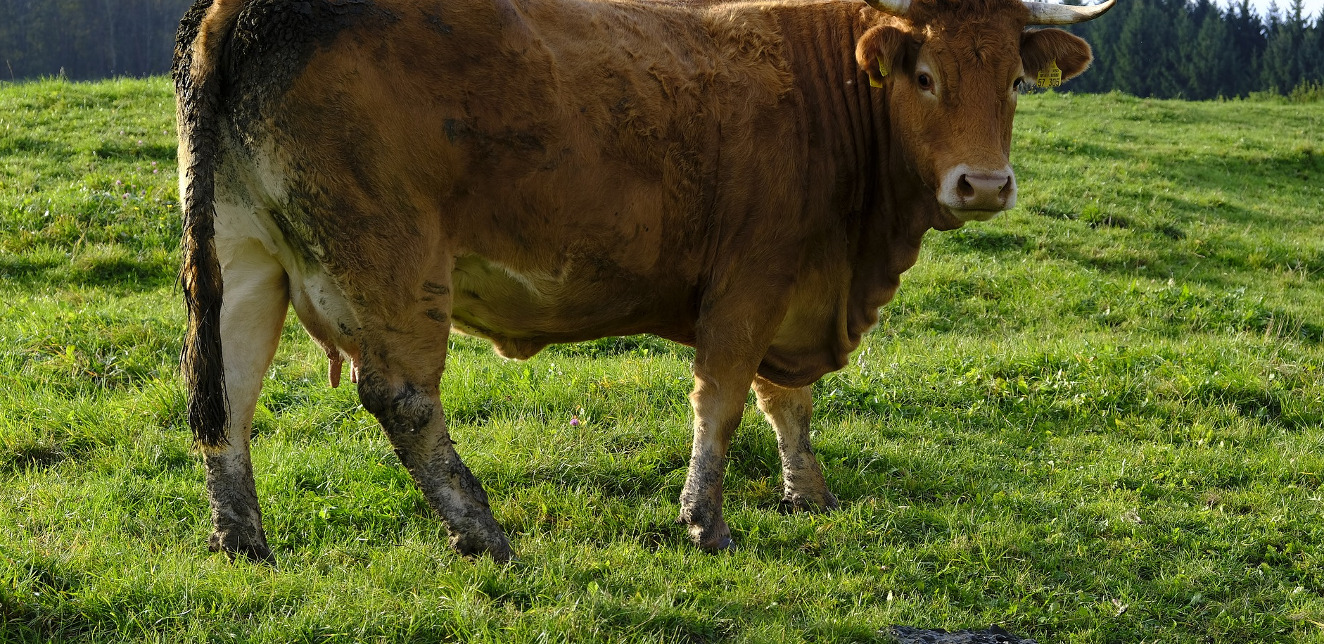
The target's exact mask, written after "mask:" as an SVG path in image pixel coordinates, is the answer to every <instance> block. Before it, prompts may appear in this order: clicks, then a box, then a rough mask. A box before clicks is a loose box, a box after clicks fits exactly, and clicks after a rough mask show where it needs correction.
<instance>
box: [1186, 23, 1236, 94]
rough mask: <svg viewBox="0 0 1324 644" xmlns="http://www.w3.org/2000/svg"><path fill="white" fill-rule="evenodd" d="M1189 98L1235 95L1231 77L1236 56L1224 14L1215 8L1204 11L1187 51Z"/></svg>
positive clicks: (1233, 72)
mask: <svg viewBox="0 0 1324 644" xmlns="http://www.w3.org/2000/svg"><path fill="white" fill-rule="evenodd" d="M1189 60H1190V81H1191V82H1190V90H1191V93H1190V97H1191V98H1194V99H1209V98H1216V97H1218V96H1235V95H1236V93H1237V91H1236V88H1235V86H1234V85H1233V82H1232V79H1233V76H1234V74H1235V64H1236V58H1235V56H1234V50H1233V45H1232V38H1231V32H1230V31H1229V30H1228V24H1227V22H1226V19H1225V17H1224V16H1223V14H1222V13H1221V12H1219V11H1218V10H1217V9H1214V10H1213V11H1212V12H1209V13H1207V14H1205V18H1204V22H1203V23H1201V25H1200V31H1199V33H1197V34H1196V37H1195V44H1194V45H1193V47H1192V49H1191V51H1190V59H1189Z"/></svg>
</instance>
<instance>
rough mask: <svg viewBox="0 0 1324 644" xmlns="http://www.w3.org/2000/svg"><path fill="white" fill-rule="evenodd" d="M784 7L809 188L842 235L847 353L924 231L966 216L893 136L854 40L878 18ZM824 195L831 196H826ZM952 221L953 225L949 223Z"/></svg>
mask: <svg viewBox="0 0 1324 644" xmlns="http://www.w3.org/2000/svg"><path fill="white" fill-rule="evenodd" d="M862 7H863V3H861V6H860V7H854V6H851V5H849V4H847V5H845V6H840V7H838V6H834V7H832V10H836V11H838V12H840V13H838V14H836V15H833V16H832V19H830V20H825V19H824V18H825V15H824V14H827V13H830V10H829V9H826V8H824V7H822V6H821V5H816V6H815V7H814V8H815V10H814V11H812V12H811V11H796V9H799V8H800V7H787V10H786V11H785V12H784V13H783V14H781V15H780V16H779V20H780V21H781V23H782V29H783V33H784V34H785V35H786V37H787V39H786V42H787V43H788V46H789V47H790V49H791V57H790V58H791V61H790V62H791V66H792V71H793V74H794V77H795V83H796V86H797V87H796V89H797V90H798V91H799V92H800V93H801V96H802V97H803V105H802V108H801V109H802V110H803V118H804V121H805V126H806V127H807V129H808V134H809V136H808V139H809V141H810V150H808V151H807V152H808V158H809V159H810V161H811V163H813V164H815V166H817V167H811V168H810V171H809V172H808V173H806V177H807V181H808V182H810V183H814V182H818V185H807V186H805V188H806V191H805V194H806V195H807V198H813V197H808V195H812V194H817V195H820V198H822V196H826V197H827V203H829V204H831V208H832V209H833V212H830V213H824V214H825V215H827V216H829V217H832V216H835V217H838V218H839V221H840V226H841V228H840V230H841V233H842V234H843V235H844V237H845V239H844V240H842V243H843V244H844V248H843V250H844V251H845V255H846V258H845V259H846V263H847V264H848V267H847V270H848V272H849V281H850V285H849V288H848V292H847V293H846V294H845V295H846V297H845V298H844V301H843V302H842V303H841V305H842V306H843V309H844V310H842V311H841V313H842V314H843V315H844V319H843V321H844V322H845V324H844V325H843V327H842V328H841V336H840V337H839V338H838V341H839V342H840V343H841V346H842V347H843V348H845V349H846V351H851V350H853V349H854V348H855V347H856V346H858V344H859V342H860V339H861V336H862V335H863V334H864V332H865V331H867V330H868V329H869V328H870V327H872V326H873V325H874V324H875V323H877V321H878V307H880V306H882V305H883V304H886V303H887V302H888V301H889V300H891V298H892V296H893V294H895V292H896V289H897V287H898V286H899V284H900V276H901V273H902V272H904V271H906V270H907V269H909V268H910V267H911V266H913V265H914V263H915V260H916V259H917V258H918V255H919V246H920V242H921V241H922V239H923V237H924V234H925V233H926V232H927V231H928V230H930V229H931V228H934V227H938V228H943V229H946V228H951V227H956V226H959V225H960V224H959V222H956V221H955V220H953V219H952V218H951V217H950V216H949V215H946V214H945V213H943V212H942V210H941V208H940V207H939V206H938V204H937V201H936V196H935V195H934V194H933V193H932V191H931V190H929V189H927V188H926V187H925V186H924V184H923V182H922V180H921V179H920V177H919V176H918V175H916V174H915V173H913V172H912V171H911V170H910V169H909V168H908V167H907V165H906V163H905V161H904V159H903V157H902V156H901V154H900V151H899V150H896V149H895V147H894V145H895V144H894V142H895V141H897V140H898V138H897V137H895V136H894V135H893V134H894V132H893V128H892V123H891V119H890V117H889V105H888V101H887V94H886V92H887V90H886V89H885V88H874V87H872V86H870V84H869V82H868V80H867V77H866V76H865V75H864V74H863V73H862V72H861V70H860V69H859V65H858V63H857V62H856V61H855V45H856V43H857V42H858V40H859V38H860V37H861V36H862V35H863V34H864V32H865V30H866V29H868V28H869V27H870V26H872V25H871V24H868V23H866V22H865V18H864V15H862V12H861V8H862ZM825 193H826V194H825ZM948 220H951V221H948Z"/></svg>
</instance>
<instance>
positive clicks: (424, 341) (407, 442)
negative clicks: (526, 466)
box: [358, 308, 514, 561]
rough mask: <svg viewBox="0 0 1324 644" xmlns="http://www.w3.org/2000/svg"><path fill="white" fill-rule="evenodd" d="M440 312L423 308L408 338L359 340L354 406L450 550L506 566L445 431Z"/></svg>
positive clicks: (392, 333)
mask: <svg viewBox="0 0 1324 644" xmlns="http://www.w3.org/2000/svg"><path fill="white" fill-rule="evenodd" d="M439 311H440V309H438V308H432V309H429V310H428V312H427V314H426V315H425V316H423V318H422V319H415V320H413V322H414V323H415V324H412V325H410V326H414V327H416V332H414V333H406V332H403V331H399V330H382V331H378V332H372V333H371V335H370V336H368V337H365V338H364V341H363V342H364V343H363V347H362V348H363V354H362V364H361V365H359V383H358V385H359V399H360V400H361V401H362V402H363V406H364V408H366V409H367V410H368V411H370V412H372V414H373V415H374V416H376V417H377V420H378V421H380V422H381V424H382V428H383V429H385V430H386V435H387V436H388V437H389V438H390V440H391V444H392V446H394V447H395V453H396V455H397V456H399V457H400V462H401V463H403V464H404V466H405V469H407V470H408V471H409V474H410V476H412V477H413V479H414V482H415V483H417V484H418V487H419V488H420V489H421V490H422V491H423V496H424V497H426V498H427V500H428V504H429V505H430V506H432V509H433V510H435V511H436V512H437V514H440V515H441V518H442V521H443V522H445V524H446V529H447V530H448V531H449V532H450V535H451V537H450V544H451V547H453V548H455V549H456V550H458V551H459V552H460V553H461V554H464V555H470V556H474V555H481V554H484V553H486V554H488V555H490V556H491V557H492V558H493V559H495V560H497V561H509V560H510V559H511V558H512V557H513V556H514V553H513V552H512V551H511V548H510V542H509V541H508V540H507V539H506V535H505V533H504V532H503V531H502V530H501V526H500V525H499V524H498V523H497V522H496V519H495V518H494V517H493V516H492V510H491V507H490V506H489V505H488V502H487V493H486V492H484V491H483V486H482V485H481V484H480V483H479V482H478V479H477V478H475V477H474V475H473V473H472V472H470V471H469V468H468V467H467V466H465V464H464V462H463V461H461V460H460V455H459V454H458V453H456V451H455V444H454V443H453V442H452V441H451V437H450V433H449V432H448V431H447V429H446V418H445V415H444V414H443V412H442V407H441V399H440V397H439V395H438V385H439V382H440V378H441V372H442V369H443V367H444V364H445V361H446V341H447V334H448V332H449V329H450V324H449V319H447V318H445V316H443V315H441V314H440V313H439ZM405 319H408V318H405ZM401 326H404V325H403V324H401V325H399V326H396V325H393V326H392V328H394V329H399V328H400V327H401ZM383 329H385V325H383Z"/></svg>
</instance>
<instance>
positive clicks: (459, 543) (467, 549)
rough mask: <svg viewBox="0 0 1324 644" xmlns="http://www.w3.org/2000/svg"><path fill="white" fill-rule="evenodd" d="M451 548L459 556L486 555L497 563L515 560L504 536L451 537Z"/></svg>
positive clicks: (499, 534)
mask: <svg viewBox="0 0 1324 644" xmlns="http://www.w3.org/2000/svg"><path fill="white" fill-rule="evenodd" d="M451 547H452V548H454V549H455V550H456V552H459V553H460V554H462V555H464V556H466V557H470V558H477V557H481V556H483V555H487V556H489V557H491V558H492V561H495V562H497V563H510V562H512V561H514V560H515V551H514V550H512V549H511V548H510V541H509V540H508V539H506V535H504V534H502V533H497V534H495V535H467V536H461V535H458V534H457V535H452V536H451Z"/></svg>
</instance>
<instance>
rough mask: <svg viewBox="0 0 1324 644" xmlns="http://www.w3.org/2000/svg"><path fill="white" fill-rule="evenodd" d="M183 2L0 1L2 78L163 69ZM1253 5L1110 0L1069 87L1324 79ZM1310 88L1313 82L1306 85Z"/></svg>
mask: <svg viewBox="0 0 1324 644" xmlns="http://www.w3.org/2000/svg"><path fill="white" fill-rule="evenodd" d="M191 1H192V0H0V64H3V65H4V67H3V68H0V78H6V77H7V78H8V79H9V80H21V79H27V78H39V77H42V76H57V75H63V76H64V77H66V78H70V79H75V80H90V79H99V78H107V77H111V76H146V75H151V74H162V73H165V72H167V71H169V69H170V59H171V53H172V50H173V46H174V32H175V26H176V25H177V24H178V21H179V18H180V16H182V15H183V14H184V11H185V10H186V9H187V8H188V6H189V5H190V4H191ZM1291 2H1292V3H1291V4H1290V5H1288V6H1286V7H1284V8H1282V9H1278V8H1272V9H1270V11H1269V12H1268V13H1267V15H1263V16H1262V15H1259V14H1257V13H1256V12H1255V11H1254V9H1253V8H1252V7H1251V6H1250V3H1249V0H1240V3H1239V4H1235V5H1232V6H1230V7H1228V8H1221V7H1219V6H1216V5H1214V4H1213V3H1212V2H1210V0H1119V1H1118V3H1117V6H1116V7H1114V8H1113V10H1112V11H1111V12H1109V13H1108V14H1107V15H1105V16H1103V17H1102V18H1100V19H1098V20H1095V21H1093V22H1088V23H1085V24H1082V25H1076V26H1074V27H1072V31H1074V32H1076V33H1077V34H1079V35H1081V36H1083V37H1084V38H1085V39H1086V40H1089V41H1090V43H1091V44H1092V45H1093V46H1094V51H1095V62H1094V69H1093V70H1092V71H1090V72H1089V73H1087V74H1085V75H1083V76H1081V77H1080V78H1078V79H1076V80H1075V81H1072V83H1071V85H1070V86H1069V87H1070V89H1071V90H1072V91H1076V92H1107V91H1111V90H1121V91H1123V92H1126V93H1128V94H1134V95H1136V96H1154V97H1161V98H1175V97H1182V98H1189V99H1209V98H1216V97H1219V96H1224V97H1234V96H1245V95H1247V94H1249V93H1250V92H1266V91H1267V92H1278V93H1283V94H1286V93H1289V92H1291V91H1292V90H1293V89H1297V88H1302V87H1310V86H1311V84H1312V83H1313V84H1319V83H1321V82H1324V14H1322V15H1320V16H1313V17H1312V16H1308V15H1304V12H1303V10H1302V5H1301V0H1291ZM1316 92H1318V89H1316Z"/></svg>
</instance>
